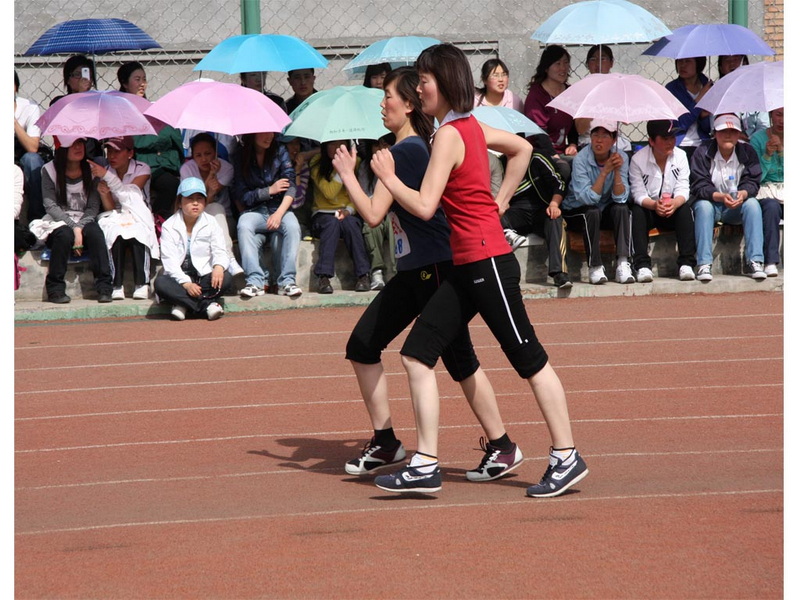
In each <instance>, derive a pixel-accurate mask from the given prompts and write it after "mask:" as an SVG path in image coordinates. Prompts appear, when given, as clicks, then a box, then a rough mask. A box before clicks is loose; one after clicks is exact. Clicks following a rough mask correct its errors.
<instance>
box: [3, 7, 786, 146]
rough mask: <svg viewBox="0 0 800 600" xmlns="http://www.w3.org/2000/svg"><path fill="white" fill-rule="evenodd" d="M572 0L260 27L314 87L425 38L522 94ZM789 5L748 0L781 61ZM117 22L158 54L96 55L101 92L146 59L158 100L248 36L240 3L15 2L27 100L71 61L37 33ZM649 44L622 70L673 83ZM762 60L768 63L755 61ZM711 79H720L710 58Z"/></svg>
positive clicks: (303, 15)
mask: <svg viewBox="0 0 800 600" xmlns="http://www.w3.org/2000/svg"><path fill="white" fill-rule="evenodd" d="M571 3H572V2H569V1H568V0H550V1H549V2H539V3H532V2H526V1H523V0H495V1H494V2H488V3H487V2H483V1H478V0H443V1H439V2H431V1H429V0H406V2H404V3H402V5H400V4H401V3H396V2H391V3H390V2H375V1H372V0H351V1H349V2H319V1H318V0H295V2H293V3H278V2H274V1H270V2H262V3H261V31H262V32H264V33H281V34H288V35H294V36H297V37H299V38H302V39H304V40H306V41H307V42H309V43H310V44H312V45H313V46H315V47H316V48H317V49H318V50H319V51H320V52H322V54H323V55H325V57H326V58H327V59H328V60H329V61H330V63H329V65H328V67H327V68H325V69H321V70H319V71H318V72H317V80H316V87H317V89H325V88H328V87H331V86H335V85H347V84H354V83H359V82H360V81H359V80H358V79H353V78H350V77H348V75H347V74H346V73H345V72H343V71H342V67H343V66H344V65H345V64H346V63H347V62H348V61H349V60H350V59H352V58H353V57H354V56H355V55H357V54H358V53H359V52H360V51H361V50H363V49H364V48H365V47H366V46H367V45H369V44H370V43H372V42H374V41H376V40H379V39H382V38H385V37H390V36H397V35H422V36H428V37H433V38H436V39H439V40H441V41H447V42H453V43H455V44H457V45H458V46H459V47H461V48H462V49H463V50H464V51H465V52H466V53H467V54H468V55H469V56H470V60H471V62H472V65H473V73H474V75H475V76H476V79H477V76H478V74H479V73H480V66H481V64H482V63H483V62H484V61H485V60H487V59H488V58H492V57H500V58H502V59H503V61H504V62H505V63H506V64H507V65H508V67H509V71H510V74H511V80H510V87H511V89H512V91H514V92H516V93H517V94H519V95H520V96H521V97H522V98H524V97H525V94H526V92H527V84H528V81H529V80H530V78H531V76H532V75H533V73H534V71H535V69H536V64H537V62H538V60H539V56H540V54H541V50H542V45H541V44H539V42H537V41H535V40H532V39H530V35H531V33H533V31H535V30H536V28H537V27H539V25H541V24H542V23H543V22H544V21H545V20H546V19H547V18H548V17H549V16H550V15H552V14H553V13H554V12H556V11H557V10H558V9H560V8H562V7H564V6H566V5H568V4H571ZM638 3H639V4H640V5H641V6H642V7H643V8H646V9H647V10H649V11H650V12H651V13H653V14H654V15H656V16H657V17H659V18H660V19H661V20H662V21H663V22H664V23H665V24H666V25H667V26H668V27H670V28H672V29H675V28H677V27H680V26H682V25H689V24H693V23H727V22H728V2H727V1H725V0H700V1H698V2H693V3H688V2H686V1H685V0H640V1H639V2H638ZM782 16H783V0H748V25H749V27H750V29H752V30H753V31H754V32H755V33H757V34H758V35H760V36H762V37H764V38H765V39H767V41H768V42H769V43H770V44H771V45H772V46H773V48H775V49H776V50H778V48H777V47H776V43H777V40H778V38H779V43H780V50H779V54H780V57H781V58H782V50H783V49H782V44H783V21H782ZM109 17H117V18H123V19H126V20H129V21H131V22H133V23H135V24H136V25H138V26H139V27H141V28H142V29H143V30H144V31H146V32H147V33H148V34H150V35H151V36H152V37H153V38H154V39H155V40H156V41H157V42H159V44H160V45H161V46H162V49H160V50H150V51H143V52H135V53H114V54H105V55H97V56H94V59H95V61H96V65H97V69H96V71H97V78H98V81H97V87H98V89H110V88H118V87H119V85H118V83H117V81H116V71H117V68H118V67H119V65H121V64H122V63H123V62H125V61H129V60H138V61H139V62H141V63H142V64H143V65H144V66H145V69H146V71H147V76H148V84H149V85H148V98H150V99H151V100H156V99H158V98H159V97H161V96H162V95H164V94H165V93H167V92H168V91H170V90H172V89H174V88H175V87H177V86H179V85H181V84H183V83H186V82H187V81H190V80H192V79H197V78H198V77H199V76H200V73H198V72H197V71H193V68H194V66H195V65H196V64H197V63H198V62H199V61H200V59H201V58H202V57H203V56H205V55H206V54H207V53H208V52H209V51H210V50H211V48H213V47H214V46H215V45H216V44H217V43H219V42H220V41H222V40H224V39H225V38H228V37H230V36H233V35H238V34H240V33H241V32H242V29H241V10H240V2H239V0H192V1H189V0H184V1H177V2H163V1H161V0H139V1H138V2H136V3H128V4H127V5H126V6H125V7H124V8H122V9H119V8H109V4H108V3H107V2H102V1H98V0H30V1H28V2H22V1H20V0H17V1H16V2H15V34H16V38H15V53H16V56H15V67H16V70H17V73H18V75H19V77H20V80H21V86H20V96H23V97H26V98H29V99H31V100H33V101H34V102H37V103H38V104H39V105H40V106H41V107H42V108H43V109H44V108H47V106H48V105H49V102H50V99H51V98H53V97H55V96H58V95H60V94H62V93H63V89H64V82H63V79H62V65H63V62H64V60H65V59H66V57H65V56H49V57H47V56H41V57H24V56H22V54H23V53H24V52H25V50H27V49H28V48H29V47H30V46H31V45H32V44H33V42H34V41H36V39H38V37H39V36H40V35H41V34H42V33H44V32H45V31H46V30H47V29H48V28H50V27H51V26H52V25H55V24H56V23H60V22H62V21H66V20H70V19H81V18H109ZM647 46H648V44H630V45H615V46H613V52H614V57H615V64H614V71H616V72H621V73H638V74H641V75H644V76H646V77H649V78H651V79H653V80H655V81H658V82H660V83H667V82H668V81H670V80H672V79H674V78H675V76H676V75H675V69H674V63H673V61H672V60H670V59H663V58H654V57H647V56H642V55H641V53H642V51H643V50H644V49H645V48H647ZM568 49H569V51H570V53H571V56H572V70H573V73H572V76H571V81H577V80H578V79H580V78H582V77H584V76H586V75H587V74H588V71H587V69H586V67H585V66H584V64H583V63H584V61H585V57H586V50H587V48H586V47H580V46H570V47H568ZM751 60H760V57H751ZM706 73H707V74H709V75H710V76H711V77H712V79H715V78H716V77H717V72H716V62H715V61H714V60H713V59H712V61H710V64H709V67H707V70H706ZM202 75H203V76H204V77H212V78H214V79H217V80H220V81H230V82H235V81H238V76H236V75H225V74H223V73H216V72H214V73H211V72H205V73H203V74H202ZM266 87H267V89H269V90H270V91H272V92H274V93H276V94H278V95H280V96H282V97H284V98H287V97H289V96H291V94H292V92H291V89H290V88H289V85H288V82H287V80H286V74H285V73H267V74H266ZM642 131H643V130H642V129H641V125H639V126H637V125H632V126H628V127H627V129H626V128H623V133H626V134H627V135H628V136H629V137H631V139H643V137H644V136H643V134H642Z"/></svg>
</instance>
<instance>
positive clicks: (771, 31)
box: [764, 0, 783, 60]
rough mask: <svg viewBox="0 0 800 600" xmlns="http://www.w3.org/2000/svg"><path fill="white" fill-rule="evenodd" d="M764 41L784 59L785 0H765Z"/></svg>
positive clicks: (778, 56)
mask: <svg viewBox="0 0 800 600" xmlns="http://www.w3.org/2000/svg"><path fill="white" fill-rule="evenodd" d="M764 41H766V42H767V43H768V44H769V45H770V46H771V47H772V49H773V50H775V60H783V0H764Z"/></svg>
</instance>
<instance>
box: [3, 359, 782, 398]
mask: <svg viewBox="0 0 800 600" xmlns="http://www.w3.org/2000/svg"><path fill="white" fill-rule="evenodd" d="M773 361H779V362H782V361H783V356H765V357H751V356H748V357H742V358H720V359H709V360H707V359H704V360H702V361H701V362H698V363H697V364H701V363H702V364H704V365H707V364H721V363H737V362H744V363H753V362H773ZM675 365H678V366H684V367H685V366H686V361H685V360H673V361H666V360H665V361H653V362H623V363H604V364H595V365H592V364H579V365H553V366H554V367H556V368H557V369H608V368H612V367H624V368H641V367H657V366H675ZM483 370H484V371H487V372H493V371H503V372H513V369H512V368H511V367H496V368H484V369H483ZM405 374H406V373H405V371H395V372H387V373H386V375H387V376H396V375H403V376H405ZM319 379H353V374H352V373H340V374H336V375H306V376H293V377H260V378H256V377H251V378H247V379H224V380H223V379H216V380H213V381H183V382H178V383H163V382H159V383H142V384H137V385H106V386H98V387H80V388H66V389H65V388H57V389H48V390H27V391H16V390H15V391H14V395H15V396H29V395H35V394H64V393H70V392H103V391H110V390H134V389H148V388H173V387H182V386H205V385H225V386H227V385H229V384H233V383H264V382H278V381H302V380H319Z"/></svg>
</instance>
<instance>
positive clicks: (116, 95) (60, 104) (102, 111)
mask: <svg viewBox="0 0 800 600" xmlns="http://www.w3.org/2000/svg"><path fill="white" fill-rule="evenodd" d="M150 104H151V103H150V101H149V100H145V99H144V98H140V97H139V96H135V95H133V94H126V93H125V92H116V91H108V92H98V91H96V90H91V91H88V92H81V93H78V94H68V95H66V96H64V97H63V98H61V99H59V100H57V101H56V102H55V103H54V104H53V106H51V107H50V108H48V109H47V110H46V111H45V112H44V114H42V116H41V117H39V120H38V121H36V125H38V126H39V129H41V131H42V134H43V135H60V136H68V137H88V138H95V139H104V138H109V137H115V136H122V135H145V134H149V135H155V134H156V131H157V129H158V126H157V124H156V127H154V124H153V123H151V122H150V120H148V118H147V117H145V115H144V110H146V109H147V108H149V106H150Z"/></svg>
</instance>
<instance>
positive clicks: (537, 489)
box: [527, 450, 589, 498]
mask: <svg viewBox="0 0 800 600" xmlns="http://www.w3.org/2000/svg"><path fill="white" fill-rule="evenodd" d="M588 474H589V469H588V468H587V467H586V463H585V462H583V458H581V455H580V454H578V451H577V450H573V451H572V454H571V455H570V457H569V458H567V459H566V460H561V459H560V458H557V457H555V456H553V455H552V454H550V464H549V465H548V466H547V470H546V471H545V472H544V475H543V476H542V480H541V481H540V482H539V483H537V484H536V485H532V486H530V487H529V488H528V491H527V494H528V496H530V497H531V498H553V497H555V496H560V495H561V494H563V493H564V492H566V491H567V490H568V489H569V488H571V487H572V486H573V485H575V484H576V483H578V482H579V481H580V480H581V479H583V478H584V477H586V476H587V475H588Z"/></svg>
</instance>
